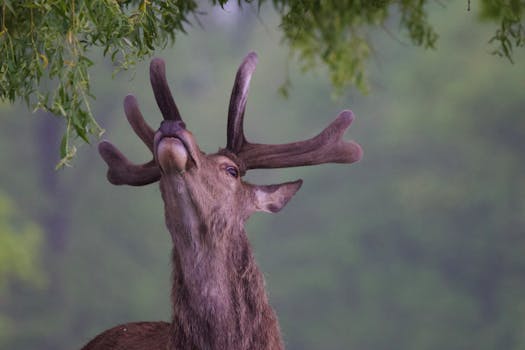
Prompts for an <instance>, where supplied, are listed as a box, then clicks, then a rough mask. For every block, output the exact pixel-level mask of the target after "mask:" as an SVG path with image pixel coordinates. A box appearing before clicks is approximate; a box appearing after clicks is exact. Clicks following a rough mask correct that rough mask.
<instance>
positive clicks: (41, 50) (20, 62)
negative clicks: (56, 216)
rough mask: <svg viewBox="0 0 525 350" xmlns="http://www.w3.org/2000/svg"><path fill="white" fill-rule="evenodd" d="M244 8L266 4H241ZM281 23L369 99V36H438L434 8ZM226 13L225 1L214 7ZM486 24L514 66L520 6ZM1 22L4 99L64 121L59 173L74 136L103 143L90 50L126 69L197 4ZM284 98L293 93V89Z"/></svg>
mask: <svg viewBox="0 0 525 350" xmlns="http://www.w3.org/2000/svg"><path fill="white" fill-rule="evenodd" d="M237 2H238V4H239V5H242V4H251V3H257V5H258V6H259V7H261V6H262V5H263V4H264V3H266V2H269V1H267V0H258V1H253V0H244V1H243V0H238V1H237ZM271 2H272V3H273V5H274V7H275V9H276V10H277V11H278V13H279V14H280V16H281V25H280V27H281V30H282V33H283V41H284V42H285V43H287V44H288V45H289V46H290V49H291V52H292V54H293V55H297V56H298V58H299V61H300V62H301V64H302V68H303V69H304V70H309V69H312V68H314V67H317V66H326V67H327V68H328V72H329V75H330V78H331V81H332V83H333V86H334V87H335V91H336V92H339V93H340V92H342V89H343V88H344V87H345V86H348V85H355V86H357V87H358V88H359V89H361V90H362V91H366V90H367V83H366V82H367V79H366V75H365V71H366V70H365V63H366V62H367V59H368V58H369V57H370V55H371V52H372V47H371V43H370V41H369V39H368V34H369V32H370V29H371V28H376V27H379V28H383V29H385V28H386V25H385V23H386V22H387V20H389V19H390V18H392V17H394V18H397V19H398V21H399V25H400V30H401V31H402V32H405V33H406V35H407V36H408V37H409V38H410V40H411V41H412V43H413V44H415V45H417V46H422V47H424V48H433V47H435V43H436V40H437V37H438V35H437V33H436V32H435V30H434V29H433V27H432V26H431V24H430V23H429V21H428V7H429V5H430V4H431V3H432V2H431V1H428V0H400V1H392V0H374V1H357V0H342V1H339V0H325V1H319V0H272V1H271ZM210 3H211V4H212V5H213V6H220V7H223V6H224V5H225V4H226V3H227V1H226V0H210ZM481 5H482V8H481V13H482V16H483V17H484V18H488V19H490V20H492V21H495V22H497V23H499V25H500V27H499V28H498V30H497V31H496V33H495V35H494V36H493V38H492V39H491V41H493V42H496V43H498V45H499V46H498V48H497V49H496V50H495V53H496V54H498V55H501V56H504V57H507V58H508V59H509V60H512V55H513V49H514V48H515V47H522V46H523V45H524V43H525V40H524V38H525V29H524V25H523V20H522V15H523V12H524V8H525V5H524V4H523V2H522V1H520V0H483V1H481ZM0 11H1V16H0V19H1V22H0V62H1V63H0V100H7V101H11V102H13V101H15V100H17V99H21V100H24V101H25V102H26V103H27V104H28V105H31V106H33V107H34V108H41V109H44V110H48V111H50V112H52V113H53V114H55V115H57V116H61V117H63V118H65V121H66V130H65V133H64V136H63V139H62V143H61V147H60V154H61V158H62V160H61V162H60V164H59V165H64V164H68V162H69V160H70V159H71V158H72V157H73V156H74V154H75V152H76V148H75V146H74V139H75V138H76V137H78V138H80V139H82V140H83V141H85V142H89V138H90V135H100V134H101V133H102V132H103V130H102V128H101V127H100V126H99V125H98V124H97V122H96V121H95V119H94V117H93V113H92V112H91V108H90V99H91V98H94V96H92V94H91V90H90V79H89V72H90V69H91V67H92V66H93V64H94V62H93V61H92V60H91V58H89V56H90V52H89V51H90V49H92V48H96V47H98V48H101V49H102V52H103V55H104V56H105V57H108V58H109V59H110V61H111V62H112V63H113V64H114V65H115V66H116V70H115V71H119V70H122V69H129V68H131V67H133V66H134V65H135V64H136V62H137V61H140V60H143V59H145V58H146V57H148V56H150V55H151V54H152V52H153V51H154V50H156V49H159V48H163V47H165V46H166V45H168V44H169V43H172V42H173V41H174V40H175V37H176V35H177V34H178V33H184V32H185V25H187V24H188V23H189V19H188V18H189V16H190V15H195V16H197V15H199V14H200V12H199V10H198V3H197V1H196V0H90V1H86V0H37V1H33V0H17V1H12V0H3V1H2V5H1V9H0ZM287 83H288V84H285V85H284V86H283V87H282V89H281V91H282V92H283V93H284V94H287V93H288V87H289V81H287Z"/></svg>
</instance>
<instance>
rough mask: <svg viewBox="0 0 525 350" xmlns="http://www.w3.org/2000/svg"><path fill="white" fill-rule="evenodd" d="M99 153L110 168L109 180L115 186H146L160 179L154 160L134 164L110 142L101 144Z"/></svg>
mask: <svg viewBox="0 0 525 350" xmlns="http://www.w3.org/2000/svg"><path fill="white" fill-rule="evenodd" d="M98 151H99V153H100V155H101V156H102V158H103V159H104V161H105V162H106V164H107V165H108V167H109V169H108V173H107V178H108V180H109V182H111V183H112V184H113V185H131V186H144V185H148V184H150V183H153V182H156V181H158V180H159V179H160V170H159V168H158V166H157V165H156V164H155V161H154V160H151V161H149V162H148V163H145V164H141V165H136V164H133V163H131V162H130V161H129V160H128V159H127V158H126V157H125V156H124V155H123V154H122V153H121V152H120V151H119V150H118V148H117V147H115V146H114V145H113V144H112V143H111V142H109V141H102V142H100V143H99V145H98Z"/></svg>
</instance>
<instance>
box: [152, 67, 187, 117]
mask: <svg viewBox="0 0 525 350" xmlns="http://www.w3.org/2000/svg"><path fill="white" fill-rule="evenodd" d="M149 74H150V81H151V87H152V88H153V94H154V95H155V100H157V105H158V106H159V108H160V111H161V113H162V116H163V117H164V119H165V120H180V121H182V118H181V117H180V113H179V110H178V108H177V105H176V104H175V100H174V99H173V96H172V95H171V91H170V88H169V86H168V82H167V81H166V65H165V64H164V60H162V59H160V58H154V59H153V60H152V61H151V64H150V67H149Z"/></svg>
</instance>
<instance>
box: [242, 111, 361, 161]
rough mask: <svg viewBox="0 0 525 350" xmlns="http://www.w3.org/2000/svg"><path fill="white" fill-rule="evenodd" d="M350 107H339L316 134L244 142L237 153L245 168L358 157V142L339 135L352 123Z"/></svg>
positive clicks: (347, 159)
mask: <svg viewBox="0 0 525 350" xmlns="http://www.w3.org/2000/svg"><path fill="white" fill-rule="evenodd" d="M353 119H354V115H353V113H352V111H350V110H345V111H342V112H341V113H340V114H339V115H338V116H337V118H336V119H335V120H334V121H333V122H332V123H331V124H330V125H328V126H327V127H326V128H325V129H324V130H323V131H322V132H321V133H320V134H318V135H317V136H315V137H313V138H311V139H308V140H305V141H299V142H293V143H288V144H281V145H264V144H255V143H249V142H246V143H245V144H244V146H243V148H242V150H241V151H240V152H238V153H237V157H238V158H240V159H241V160H242V162H243V163H244V165H245V167H246V170H248V169H260V168H285V167H294V166H303V165H315V164H323V163H353V162H356V161H358V160H360V159H361V157H362V155H363V151H362V149H361V146H359V144H357V143H355V142H353V141H344V140H342V136H343V134H344V132H345V130H346V129H347V128H348V126H349V125H350V124H351V123H352V121H353Z"/></svg>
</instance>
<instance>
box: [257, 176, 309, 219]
mask: <svg viewBox="0 0 525 350" xmlns="http://www.w3.org/2000/svg"><path fill="white" fill-rule="evenodd" d="M302 184H303V180H297V181H293V182H285V183H283V184H279V185H265V186H253V191H254V195H255V203H254V204H255V211H265V212H268V213H277V212H278V211H279V210H281V209H282V208H284V206H285V205H286V203H288V201H289V200H290V199H291V198H292V197H293V195H294V194H295V193H296V192H297V191H299V188H301V185H302Z"/></svg>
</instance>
